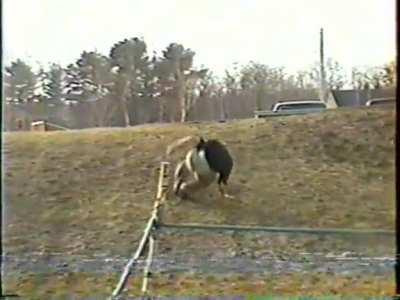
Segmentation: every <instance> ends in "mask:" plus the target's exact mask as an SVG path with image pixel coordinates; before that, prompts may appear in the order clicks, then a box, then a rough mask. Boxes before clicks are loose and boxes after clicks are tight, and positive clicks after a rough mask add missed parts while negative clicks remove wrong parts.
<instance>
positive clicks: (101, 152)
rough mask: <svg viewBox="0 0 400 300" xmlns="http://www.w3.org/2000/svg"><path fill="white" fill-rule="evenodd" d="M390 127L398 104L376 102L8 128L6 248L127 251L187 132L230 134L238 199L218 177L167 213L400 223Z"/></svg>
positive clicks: (213, 219)
mask: <svg viewBox="0 0 400 300" xmlns="http://www.w3.org/2000/svg"><path fill="white" fill-rule="evenodd" d="M394 127H395V113H394V112H393V111H387V110H379V109H374V110H337V111H331V112H327V113H323V114H318V115H309V116H296V117H285V118H273V119H268V120H242V121H232V122H228V123H221V124H215V123H209V124H206V123H205V124H187V125H178V124H174V125H163V126H162V125H153V126H141V127H139V128H135V127H133V128H127V129H96V130H95V129H93V130H81V131H68V132H61V131H60V132H45V133H38V132H35V133H32V132H25V133H7V134H5V147H6V154H5V166H6V170H5V172H4V177H5V178H4V186H5V190H4V196H5V197H4V200H3V201H4V202H3V203H4V204H5V225H6V226H5V227H4V231H5V235H4V247H5V250H6V252H7V253H13V255H23V254H27V253H41V254H46V253H47V254H49V255H50V254H51V253H61V254H64V255H66V254H68V255H75V256H77V255H88V256H91V255H95V254H105V255H108V256H121V257H128V256H129V255H130V254H131V252H132V250H133V249H134V248H135V247H136V244H137V240H138V238H139V236H140V234H141V231H142V230H143V226H144V224H145V222H146V220H147V219H148V217H149V213H150V210H151V207H152V202H153V199H154V196H155V189H156V180H157V175H158V174H157V168H158V167H159V163H160V161H161V159H162V156H163V153H164V151H165V149H166V146H167V145H168V144H169V143H171V142H172V141H173V140H175V139H177V138H180V137H182V136H185V135H188V134H202V135H203V136H205V137H208V138H211V137H213V138H214V137H216V138H219V139H221V140H223V141H224V142H225V143H226V144H227V145H228V147H229V149H230V150H231V152H232V154H233V156H234V159H235V167H234V171H233V174H232V177H231V180H230V185H229V191H230V193H231V194H233V195H234V196H235V197H236V199H235V200H228V199H226V200H221V199H219V198H218V194H217V189H216V187H213V188H210V189H208V190H207V192H206V193H202V194H200V195H197V197H196V200H191V201H187V202H181V203H180V204H179V205H176V204H174V203H173V202H171V204H169V205H168V207H167V208H166V210H165V219H166V221H168V222H174V223H179V222H198V223H216V224H218V223H219V224H254V225H266V226H304V227H329V228H332V227H339V228H376V229H389V230H393V228H394V200H395V194H394V193H395V188H394ZM171 200H173V199H171ZM230 239H231V241H232V240H235V238H234V237H230ZM178 241H179V242H180V243H183V244H184V239H182V238H181V237H179V236H174V237H172V238H170V239H165V249H166V248H167V246H168V245H169V246H171V245H174V244H175V245H176V243H178ZM187 243H188V244H191V245H192V246H193V244H196V243H199V245H202V246H203V247H206V245H207V243H216V241H215V240H210V239H205V238H203V239H202V238H198V239H190V241H188V242H187ZM221 243H222V242H221ZM183 244H182V245H183ZM283 244H284V243H283ZM281 246H282V245H281ZM303 246H304V245H303ZM303 246H300V247H303ZM160 247H161V246H160ZM221 247H222V246H221ZM303 248H304V247H303ZM163 249H164V248H162V247H161V248H160V249H159V251H161V252H162V251H163ZM107 289H110V286H109V287H108V288H107Z"/></svg>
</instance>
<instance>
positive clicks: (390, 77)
mask: <svg viewBox="0 0 400 300" xmlns="http://www.w3.org/2000/svg"><path fill="white" fill-rule="evenodd" d="M396 70H397V66H396V61H394V60H392V61H391V62H389V63H387V64H385V65H384V66H383V84H384V86H387V87H394V86H396V85H397V76H396Z"/></svg>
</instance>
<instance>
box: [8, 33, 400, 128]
mask: <svg viewBox="0 0 400 300" xmlns="http://www.w3.org/2000/svg"><path fill="white" fill-rule="evenodd" d="M195 55H196V53H195V52H194V51H193V50H192V49H190V48H186V47H185V46H183V45H181V44H177V43H171V44H169V45H168V46H167V47H166V48H165V49H163V50H162V51H161V52H160V53H157V52H153V53H151V54H150V53H149V51H148V48H147V45H146V42H145V41H144V40H143V39H140V38H137V37H134V38H130V39H125V40H122V41H119V42H117V43H115V44H114V45H113V46H112V47H111V49H110V51H109V54H108V55H103V54H101V53H99V52H97V51H91V52H87V51H84V52H83V53H82V54H81V55H80V57H79V58H78V59H77V60H76V61H75V62H73V63H71V64H69V65H68V66H66V67H62V66H61V65H58V64H55V63H53V64H51V65H50V66H48V68H46V69H45V68H44V67H40V69H39V70H38V71H33V68H32V66H30V65H29V64H28V63H27V62H25V61H23V60H22V59H17V60H15V61H13V62H11V63H10V64H9V65H7V66H6V68H5V72H4V92H5V93H4V101H5V102H6V104H7V105H6V107H9V112H10V113H9V115H10V116H9V118H12V116H11V111H12V109H10V107H19V108H23V109H24V111H26V112H28V114H30V115H32V118H34V116H35V115H36V116H39V115H40V116H41V118H47V119H52V118H53V121H54V122H61V121H62V120H63V119H64V121H65V122H64V123H67V124H65V125H69V126H70V127H74V128H83V127H95V126H131V125H135V124H139V123H145V122H185V121H188V120H201V119H209V120H218V119H228V118H238V117H239V118H240V117H249V116H251V115H252V111H253V110H255V109H266V108H269V106H270V105H271V104H273V103H274V102H275V101H276V100H280V99H301V98H318V87H319V82H320V71H319V66H318V64H317V63H316V64H315V65H313V66H310V67H309V68H308V69H307V70H302V71H298V72H296V73H295V74H290V73H288V72H287V71H286V70H285V68H284V67H281V66H271V65H268V64H264V63H260V62H255V61H250V62H249V63H247V64H245V65H239V64H238V63H235V64H233V65H232V67H231V68H230V69H229V70H226V71H225V74H224V75H223V76H219V77H218V76H216V75H215V74H214V73H213V72H212V70H210V69H209V68H206V67H200V68H196V67H195V64H194V60H195ZM325 69H326V71H325V72H326V80H327V85H328V87H329V88H330V89H342V88H343V87H344V86H346V85H348V86H351V87H352V88H354V89H379V88H383V87H389V86H394V85H395V84H396V77H395V73H396V65H395V62H394V61H392V62H389V63H387V64H385V65H383V66H378V67H369V68H364V69H361V68H353V71H352V74H351V78H347V76H346V73H345V71H344V69H343V67H342V66H341V65H340V64H339V63H338V62H337V61H335V60H333V59H332V58H328V59H327V61H326V66H325ZM6 112H7V109H6ZM66 116H68V118H66ZM67 119H68V120H67Z"/></svg>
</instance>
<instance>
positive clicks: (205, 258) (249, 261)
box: [110, 162, 395, 299]
mask: <svg viewBox="0 0 400 300" xmlns="http://www.w3.org/2000/svg"><path fill="white" fill-rule="evenodd" d="M168 170H169V163H168V162H162V163H161V168H160V175H159V183H158V191H157V197H156V202H155V205H154V209H153V212H152V215H151V217H150V219H149V221H148V223H147V225H146V227H145V230H144V234H143V237H142V239H141V241H140V243H139V247H138V249H137V250H136V252H135V255H134V256H133V257H132V258H131V259H130V260H129V261H128V263H127V264H126V266H125V268H124V271H123V273H122V276H121V278H120V280H119V282H118V284H117V287H116V288H115V289H114V291H113V293H112V295H111V297H110V299H118V297H119V296H120V294H121V292H122V291H123V290H124V289H125V284H126V282H127V280H128V277H129V276H130V275H131V274H137V272H135V271H134V270H132V269H133V267H134V266H140V267H144V273H143V274H144V277H143V284H142V293H143V295H148V293H149V291H148V285H149V272H150V266H152V267H153V268H154V269H155V270H156V271H157V272H160V273H162V272H169V273H171V272H174V271H175V272H176V271H179V272H192V271H193V270H196V271H197V272H212V273H222V274H226V273H227V272H242V273H243V272H244V271H248V272H251V273H254V272H261V273H262V272H268V273H278V274H282V272H289V273H291V272H305V273H306V272H311V271H317V272H321V271H322V272H324V271H325V272H326V271H329V272H334V273H338V274H340V273H345V274H349V273H352V274H355V273H359V274H363V273H365V272H366V271H371V270H372V272H373V273H375V274H381V273H382V274H385V273H388V272H389V273H390V271H392V272H394V268H393V267H394V264H395V258H394V257H393V256H388V257H368V256H364V255H363V254H362V253H356V252H349V251H347V252H343V253H341V254H340V255H337V254H334V253H332V251H331V252H328V253H326V251H325V254H323V253H322V255H320V256H318V255H316V252H311V253H308V255H305V254H306V253H303V255H302V257H301V259H300V260H296V258H298V257H299V256H298V255H297V256H296V255H293V253H286V254H289V256H288V257H285V255H282V253H279V251H278V252H277V251H276V250H275V252H274V251H271V250H270V251H269V252H268V251H267V252H265V251H264V252H263V250H266V249H268V247H266V245H268V244H262V245H258V247H249V242H248V241H244V243H243V244H241V243H238V242H237V241H235V239H231V241H230V243H223V242H221V240H222V239H219V238H217V239H215V238H214V239H211V240H210V239H209V237H207V238H206V240H207V241H206V240H204V235H203V240H202V241H199V242H198V243H196V244H195V245H196V246H195V247H193V246H192V247H191V246H190V242H191V240H190V239H189V240H186V239H184V238H182V239H181V241H186V245H184V244H183V245H177V244H176V242H175V243H174V245H170V246H168V242H167V240H166V239H164V240H162V242H163V243H162V246H161V245H158V247H157V250H159V251H160V253H161V254H160V253H157V254H156V255H157V256H158V258H153V254H154V252H155V251H154V247H155V244H160V241H159V240H158V239H157V238H158V237H159V235H160V233H165V231H167V232H168V231H170V230H172V231H173V230H175V231H180V232H181V231H189V232H191V233H192V234H193V233H195V232H196V231H197V232H198V231H206V232H210V231H211V232H214V233H221V232H223V233H224V234H223V235H226V233H230V234H231V235H232V234H235V233H239V234H240V233H242V234H243V233H253V234H254V233H256V234H260V233H263V234H277V233H278V234H281V235H282V234H303V235H318V236H321V235H322V236H326V235H335V236H346V237H350V239H351V243H352V245H353V247H354V242H355V241H356V240H355V239H354V237H355V236H362V238H363V239H364V240H365V238H366V237H368V236H375V237H379V238H389V240H390V242H392V243H393V242H394V237H395V232H394V231H390V230H374V229H370V230H356V229H337V228H330V229H317V228H315V229H314V228H280V227H263V226H239V225H226V224H222V225H211V224H165V223H162V219H161V214H160V210H162V206H163V204H164V203H165V201H166V197H167V191H168ZM228 235H229V234H228ZM200 236H202V235H200ZM197 238H199V235H198V234H197ZM200 239H201V238H200ZM254 242H258V244H260V243H259V241H258V240H257V241H254V240H253V243H254ZM285 242H286V243H287V242H288V241H287V240H286V241H284V242H283V243H285ZM320 242H321V241H318V247H321V243H320ZM390 242H389V243H390ZM188 243H189V244H188ZM311 244H312V243H311ZM147 245H148V247H147V248H148V254H147V259H146V260H140V257H141V256H142V255H143V253H144V250H145V247H146V246H147ZM191 245H194V244H193V243H192V244H191ZM198 245H203V246H202V247H199V246H198ZM243 245H245V247H243ZM270 245H271V243H270ZM246 246H247V247H246ZM268 246H269V245H268ZM278 246H279V243H278ZM303 246H304V245H303ZM392 246H393V245H392ZM172 247H174V248H175V249H184V251H183V253H182V254H181V255H176V254H177V253H175V255H173V254H172V253H169V252H171V249H172ZM342 247H343V246H342ZM353 247H352V248H353ZM200 248H201V249H200ZM240 248H244V249H246V248H247V250H248V249H251V251H247V252H246V251H243V250H242V252H238V250H237V249H240ZM289 248H290V247H289ZM294 248H296V247H294ZM300 248H301V247H300ZM384 248H385V249H387V248H386V247H384ZM389 248H390V246H389ZM334 249H335V248H334ZM393 249H394V247H393ZM205 250H206V251H205ZM178 252H179V251H178ZM189 253H190V255H189ZM393 253H394V251H393Z"/></svg>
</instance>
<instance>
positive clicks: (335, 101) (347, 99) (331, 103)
mask: <svg viewBox="0 0 400 300" xmlns="http://www.w3.org/2000/svg"><path fill="white" fill-rule="evenodd" d="M386 97H394V98H396V89H395V88H384V89H374V90H331V91H330V92H329V94H328V99H327V106H328V108H338V107H358V106H364V105H365V104H366V103H367V101H368V100H370V99H374V98H386Z"/></svg>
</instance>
